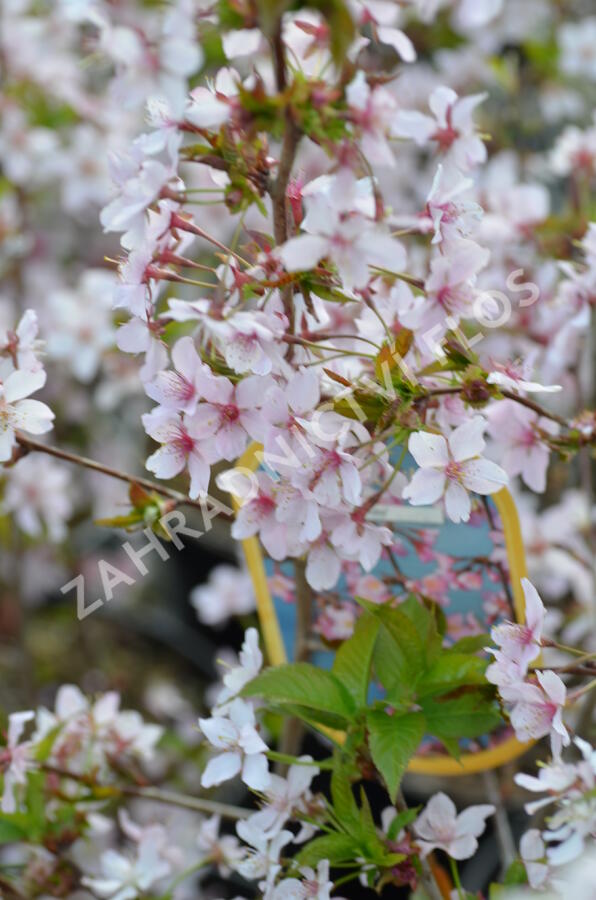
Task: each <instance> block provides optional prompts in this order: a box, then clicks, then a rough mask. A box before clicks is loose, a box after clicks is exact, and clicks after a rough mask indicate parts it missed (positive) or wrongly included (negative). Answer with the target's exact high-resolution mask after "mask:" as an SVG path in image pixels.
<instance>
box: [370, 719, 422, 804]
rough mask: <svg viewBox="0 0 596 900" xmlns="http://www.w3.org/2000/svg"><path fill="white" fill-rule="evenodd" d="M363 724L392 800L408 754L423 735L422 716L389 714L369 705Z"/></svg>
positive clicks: (412, 753) (414, 750) (374, 758)
mask: <svg viewBox="0 0 596 900" xmlns="http://www.w3.org/2000/svg"><path fill="white" fill-rule="evenodd" d="M366 724H367V727H368V744H369V747H370V754H371V756H372V759H373V762H374V764H375V766H376V767H377V769H378V770H379V772H380V773H381V775H382V776H383V779H384V780H385V784H386V785H387V790H388V791H389V796H390V797H391V799H392V801H393V800H394V799H395V795H396V794H397V789H398V787H399V783H400V781H401V778H402V775H403V773H404V772H405V770H406V766H407V765H408V762H409V760H410V757H412V756H413V755H414V753H415V752H416V750H417V749H418V746H419V744H420V741H421V740H422V738H423V736H424V732H425V728H426V724H425V721H424V716H423V715H422V714H421V713H417V712H413V713H406V714H405V715H402V716H398V715H393V716H390V715H388V713H386V712H384V710H379V709H371V710H370V711H369V712H368V713H367V716H366Z"/></svg>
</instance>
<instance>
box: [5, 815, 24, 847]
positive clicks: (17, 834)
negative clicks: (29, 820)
mask: <svg viewBox="0 0 596 900" xmlns="http://www.w3.org/2000/svg"><path fill="white" fill-rule="evenodd" d="M26 839H27V829H26V828H24V827H23V826H22V825H19V824H18V823H17V822H12V821H10V819H7V818H4V817H3V818H1V819H0V844H14V843H17V842H18V841H24V840H26Z"/></svg>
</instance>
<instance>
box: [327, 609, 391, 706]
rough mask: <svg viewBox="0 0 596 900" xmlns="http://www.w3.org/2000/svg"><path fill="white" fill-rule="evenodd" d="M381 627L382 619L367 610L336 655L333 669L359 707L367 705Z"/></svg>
mask: <svg viewBox="0 0 596 900" xmlns="http://www.w3.org/2000/svg"><path fill="white" fill-rule="evenodd" d="M380 627H381V623H380V621H379V620H378V619H377V618H376V617H375V616H373V615H371V613H366V612H365V613H364V614H363V615H362V616H360V618H359V619H358V621H357V622H356V626H355V628H354V633H353V635H352V637H351V638H349V639H348V640H347V641H344V643H343V644H342V645H341V647H340V648H339V650H338V651H337V653H336V655H335V660H334V662H333V668H332V670H331V671H332V672H333V674H334V675H335V676H336V677H337V678H338V679H339V680H340V681H341V683H342V684H343V685H344V687H346V688H347V689H348V691H349V692H350V694H351V695H352V697H353V698H354V701H355V703H356V706H357V707H362V706H365V705H366V695H367V691H368V682H369V679H370V666H371V661H372V655H373V650H374V647H375V641H376V639H377V635H378V633H379V628H380Z"/></svg>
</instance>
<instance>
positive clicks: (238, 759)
mask: <svg viewBox="0 0 596 900" xmlns="http://www.w3.org/2000/svg"><path fill="white" fill-rule="evenodd" d="M199 726H200V728H201V731H202V732H203V734H204V735H205V737H206V738H207V740H208V741H209V743H210V744H211V745H212V746H213V747H215V748H216V749H217V750H220V751H221V753H219V754H218V755H217V756H214V757H213V758H212V759H210V760H209V762H208V763H207V766H206V768H205V770H204V772H203V774H202V776H201V784H202V785H203V787H212V786H213V785H216V784H221V783H222V782H224V781H228V780H229V779H230V778H234V777H235V776H236V775H240V777H241V778H242V780H243V781H244V783H245V784H247V785H248V787H250V788H252V789H253V790H255V791H263V790H266V789H267V787H268V786H269V784H270V778H271V776H270V775H269V767H268V763H267V757H266V756H265V753H266V751H267V744H266V743H265V742H264V740H263V739H262V737H261V736H260V735H259V733H258V731H257V729H256V720H255V714H254V711H253V708H252V706H250V704H248V703H246V702H245V701H244V700H240V699H236V700H233V701H232V703H230V705H229V708H228V715H227V716H223V715H215V716H213V717H212V718H210V719H199Z"/></svg>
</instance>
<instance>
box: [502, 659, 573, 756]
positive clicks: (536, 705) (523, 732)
mask: <svg viewBox="0 0 596 900" xmlns="http://www.w3.org/2000/svg"><path fill="white" fill-rule="evenodd" d="M536 678H537V679H538V683H537V684H530V683H525V684H522V685H520V686H519V687H518V688H517V690H516V691H515V692H512V693H511V695H510V696H508V699H510V700H512V701H513V704H514V705H513V709H512V710H511V724H512V725H513V727H514V729H515V734H516V736H517V737H518V738H519V740H520V741H530V740H532V739H538V738H541V737H544V736H545V735H550V739H551V746H552V751H553V755H554V756H558V755H559V754H560V752H561V748H562V747H564V746H567V745H568V744H569V743H570V738H569V733H568V731H567V729H566V727H565V725H564V723H563V718H562V712H563V708H564V706H565V701H566V698H567V690H566V688H565V685H564V684H563V682H562V681H561V679H560V678H559V676H558V675H557V674H556V673H555V672H551V671H545V672H536Z"/></svg>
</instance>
